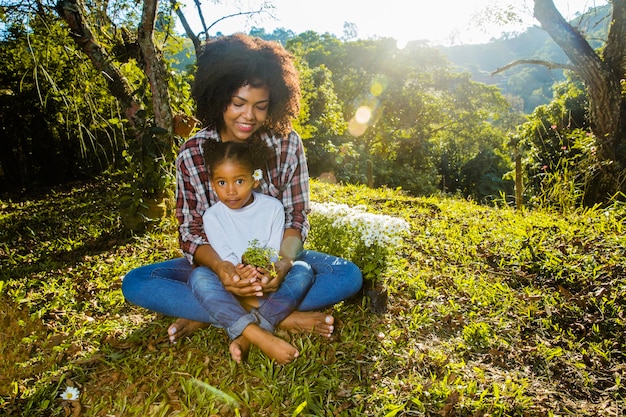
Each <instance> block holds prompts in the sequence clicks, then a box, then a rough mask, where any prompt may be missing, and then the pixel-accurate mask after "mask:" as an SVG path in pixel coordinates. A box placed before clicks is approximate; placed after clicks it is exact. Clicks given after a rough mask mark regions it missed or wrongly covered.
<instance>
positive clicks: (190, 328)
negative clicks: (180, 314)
mask: <svg viewBox="0 0 626 417" xmlns="http://www.w3.org/2000/svg"><path fill="white" fill-rule="evenodd" d="M208 326H209V325H208V324H207V323H202V322H200V321H193V320H189V319H176V321H175V322H174V323H172V324H171V325H170V327H169V328H168V329H167V334H168V336H169V338H170V342H172V343H176V341H178V340H179V339H182V338H184V337H186V336H189V335H190V334H192V333H193V332H195V331H196V330H198V329H203V328H205V327H208Z"/></svg>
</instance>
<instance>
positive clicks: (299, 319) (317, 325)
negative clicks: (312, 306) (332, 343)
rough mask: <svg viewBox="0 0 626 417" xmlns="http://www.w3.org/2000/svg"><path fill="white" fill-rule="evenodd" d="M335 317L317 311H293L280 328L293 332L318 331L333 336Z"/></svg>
mask: <svg viewBox="0 0 626 417" xmlns="http://www.w3.org/2000/svg"><path fill="white" fill-rule="evenodd" d="M334 323H335V319H334V318H333V316H329V315H328V314H324V313H320V312H316V311H293V312H292V313H291V314H290V315H288V316H287V317H286V318H285V319H284V320H283V321H282V322H280V324H279V325H278V327H279V328H281V329H283V330H287V331H288V332H291V333H317V334H319V335H321V336H324V337H331V336H332V334H333V331H334V330H335V326H333V324H334Z"/></svg>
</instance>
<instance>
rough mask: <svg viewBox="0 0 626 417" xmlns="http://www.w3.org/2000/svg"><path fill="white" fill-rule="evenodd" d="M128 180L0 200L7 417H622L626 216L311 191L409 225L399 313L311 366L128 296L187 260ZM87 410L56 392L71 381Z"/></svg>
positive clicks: (394, 290)
mask: <svg viewBox="0 0 626 417" xmlns="http://www.w3.org/2000/svg"><path fill="white" fill-rule="evenodd" d="M120 181H121V180H120V178H117V177H115V176H113V177H111V178H102V179H101V180H99V181H96V182H92V183H77V184H69V185H67V186H64V187H59V188H56V189H53V190H42V191H41V192H39V193H35V194H32V195H29V196H3V197H2V198H0V268H1V269H0V324H1V325H2V328H1V330H0V333H1V336H0V356H1V357H2V360H1V361H0V414H4V415H16V416H18V415H19V416H70V415H85V416H146V415H150V416H215V415H223V416H236V415H242V416H243V415H249V416H298V415H299V416H385V417H386V416H390V417H392V416H431V415H436V416H565V415H571V416H574V415H576V416H598V415H606V416H619V415H623V412H624V405H623V404H624V397H625V394H626V389H625V388H624V385H623V383H622V382H621V381H622V379H624V376H625V375H624V374H625V372H626V360H625V356H624V352H625V351H626V349H625V348H626V346H625V345H626V339H625V336H626V332H625V330H626V328H625V322H624V321H625V319H626V309H625V308H626V301H625V300H626V283H625V277H626V260H625V259H626V257H625V255H626V254H625V252H624V251H625V249H624V248H626V237H625V233H624V232H625V230H624V228H625V223H624V218H625V217H626V210H625V209H624V207H623V206H617V205H616V206H614V207H611V208H609V209H606V210H601V209H593V210H587V211H583V210H580V211H575V212H570V213H567V214H560V213H556V212H550V211H546V210H535V211H526V212H523V213H519V212H516V211H514V210H511V209H509V208H506V207H504V208H497V207H485V206H480V205H477V204H475V203H472V202H467V201H462V200H456V199H451V198H443V197H431V198H411V197H408V196H406V195H404V194H402V193H401V192H399V191H395V190H389V189H377V190H370V189H367V188H364V187H357V186H338V185H329V184H321V183H314V184H313V186H312V189H313V198H314V200H316V201H320V202H323V201H333V202H337V203H347V204H350V205H356V204H365V205H367V206H368V208H369V210H371V211H372V212H374V213H382V214H389V215H393V216H399V217H402V218H404V219H406V220H407V221H408V222H410V224H411V237H410V238H409V239H407V240H406V241H405V245H404V246H403V247H402V248H401V250H400V252H399V253H398V254H397V256H396V257H395V258H394V259H393V261H392V262H391V265H390V267H389V269H388V271H387V273H386V277H385V280H386V284H387V287H388V291H389V304H388V312H387V313H386V314H372V313H371V312H370V311H369V310H368V308H367V303H366V302H365V301H363V302H361V301H360V300H356V302H351V303H341V304H339V305H337V306H335V307H334V308H333V309H332V312H333V315H334V316H335V318H336V320H337V328H336V337H335V338H334V339H333V340H331V341H327V340H322V339H320V338H318V337H315V336H295V337H293V339H292V343H295V344H296V345H297V346H298V347H299V349H300V351H301V357H300V358H298V359H297V360H296V361H294V362H293V363H292V364H289V365H287V366H277V365H275V364H274V363H272V362H271V361H268V360H267V359H266V358H265V357H264V356H262V355H261V354H259V352H258V351H256V350H253V352H251V355H250V358H249V361H248V363H247V364H245V365H242V366H239V365H236V364H235V363H234V362H233V361H232V360H230V359H229V355H228V351H227V347H228V340H227V338H226V336H225V334H224V332H223V331H222V330H220V329H215V328H208V329H204V330H202V331H199V332H197V333H196V334H194V335H193V336H192V337H191V338H189V339H187V340H185V341H184V342H182V343H179V344H176V345H170V344H169V343H168V342H166V340H165V338H164V336H165V332H166V329H167V326H168V325H169V324H170V323H171V321H172V319H171V318H169V317H160V316H157V315H155V314H152V313H150V312H148V311H146V310H143V309H141V308H138V307H135V306H132V305H130V304H128V303H126V302H125V300H124V298H123V296H122V294H121V291H120V284H121V280H122V277H123V276H124V274H125V273H126V272H127V271H128V270H129V269H131V268H134V267H136V266H139V265H143V264H146V263H150V262H156V261H160V260H163V259H167V258H170V257H173V256H178V250H177V242H176V227H175V224H174V221H173V220H172V219H171V218H168V219H165V220H164V221H163V222H162V223H161V224H159V225H157V226H156V227H155V228H153V229H152V230H151V231H149V232H147V233H145V234H141V235H130V234H127V233H126V232H124V230H123V228H122V226H121V224H120V220H119V216H118V214H117V208H116V199H117V196H118V195H119V193H120V185H119V183H120ZM68 385H70V386H75V387H78V388H79V389H80V392H81V394H80V401H79V402H67V401H62V400H60V399H59V394H60V393H61V392H63V390H64V389H65V387H66V386H68Z"/></svg>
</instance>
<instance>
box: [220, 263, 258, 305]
mask: <svg viewBox="0 0 626 417" xmlns="http://www.w3.org/2000/svg"><path fill="white" fill-rule="evenodd" d="M242 267H243V265H241V264H240V265H237V267H235V265H233V264H232V263H230V262H228V261H222V262H220V264H219V266H218V268H217V271H216V272H217V276H218V277H219V279H220V281H222V285H224V288H225V289H226V290H227V291H229V292H231V293H232V294H233V295H236V296H238V297H249V296H262V295H263V288H262V287H261V285H260V283H259V282H258V279H257V278H249V277H248V278H242V277H241V276H240V275H239V273H240V272H241V273H246V271H245V267H244V268H242Z"/></svg>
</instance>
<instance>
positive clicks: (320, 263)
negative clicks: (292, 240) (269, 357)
mask: <svg viewBox="0 0 626 417" xmlns="http://www.w3.org/2000/svg"><path fill="white" fill-rule="evenodd" d="M297 260H300V261H302V262H303V263H304V264H307V265H310V267H311V270H312V273H313V276H312V277H309V278H307V279H308V280H309V281H310V284H309V285H308V287H307V285H306V281H307V279H304V280H303V279H302V275H304V276H305V277H306V275H307V274H306V273H303V270H302V269H301V268H304V267H303V266H302V265H300V266H299V268H297V269H296V271H294V277H297V276H298V275H300V277H299V278H297V279H293V280H291V279H290V280H289V281H290V282H289V283H287V285H285V282H286V281H287V277H285V281H284V282H283V284H282V285H281V286H280V287H279V289H278V291H276V292H275V293H273V294H268V296H267V297H266V298H265V299H264V300H263V302H262V303H260V305H259V308H258V309H253V310H251V311H246V310H245V309H244V308H243V306H242V305H241V303H240V302H239V300H237V298H236V297H234V296H233V294H231V293H230V292H228V291H227V290H226V289H225V288H224V286H223V285H222V284H221V282H220V281H219V278H218V277H217V275H216V274H215V273H214V272H213V271H211V270H210V269H209V268H206V267H197V268H194V267H192V266H191V265H190V264H189V262H188V261H187V260H186V259H185V258H177V259H172V260H169V261H164V262H160V263H157V264H152V265H146V266H142V267H139V268H136V269H133V270H132V271H130V272H129V273H128V274H126V276H125V277H124V280H123V282H122V292H123V293H124V296H125V297H126V299H127V300H128V301H130V302H131V303H133V304H136V305H138V306H141V307H144V308H147V309H148V310H152V311H155V312H157V313H160V314H164V315H167V316H172V317H182V318H186V319H189V320H195V321H200V322H204V323H210V324H212V325H214V326H216V327H222V328H224V329H226V331H227V332H228V335H229V337H231V338H235V337H237V336H239V335H240V334H241V331H243V329H245V327H246V326H247V325H248V324H251V323H256V324H258V325H259V326H261V327H263V328H265V329H266V330H268V331H273V329H274V328H275V327H276V326H277V325H278V324H279V323H280V322H281V321H282V320H283V319H284V318H285V317H287V316H288V315H289V314H290V313H291V312H292V311H293V310H294V309H295V310H298V311H310V310H320V309H324V308H326V307H329V306H331V305H333V304H336V303H338V302H339V301H342V300H345V299H347V298H349V297H351V296H353V295H354V294H356V293H357V292H358V291H359V290H360V289H361V285H362V283H363V277H362V274H361V271H360V270H359V268H358V267H357V266H356V265H355V264H353V263H352V262H349V261H347V260H345V259H341V258H337V257H335V256H332V255H327V254H324V253H320V252H315V251H309V250H305V251H303V252H302V253H301V254H300V256H299V257H298V259H297ZM294 264H295V265H297V263H294ZM292 269H294V268H293V267H292ZM290 273H291V271H290ZM287 276H289V274H288V275H287ZM301 281H305V283H304V285H302V282H301ZM283 287H284V288H283Z"/></svg>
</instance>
